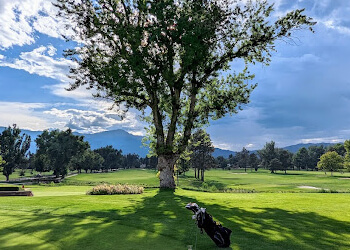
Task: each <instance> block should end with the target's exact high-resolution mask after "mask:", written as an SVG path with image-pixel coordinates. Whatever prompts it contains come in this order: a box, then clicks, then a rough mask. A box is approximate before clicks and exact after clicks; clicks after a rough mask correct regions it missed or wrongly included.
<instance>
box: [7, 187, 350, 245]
mask: <svg viewBox="0 0 350 250" xmlns="http://www.w3.org/2000/svg"><path fill="white" fill-rule="evenodd" d="M55 188H57V189H54V188H53V187H52V188H50V187H49V188H43V187H38V188H37V189H36V194H35V195H36V196H34V197H32V198H27V197H24V198H22V197H21V198H20V197H4V198H1V202H0V221H1V224H0V248H1V249H16V250H17V249H186V246H187V245H193V246H195V245H196V248H197V249H216V247H215V245H214V243H213V242H212V241H211V240H210V239H209V238H208V237H207V236H206V235H205V234H204V235H201V234H200V233H199V230H198V229H197V228H196V226H195V224H194V221H193V220H191V216H192V214H191V212H190V211H188V210H186V209H185V208H184V206H185V205H186V204H187V203H188V202H197V203H198V204H199V205H200V206H202V207H206V208H207V211H208V212H209V213H211V214H212V215H213V216H214V219H215V220H217V221H219V222H221V223H222V224H223V225H224V226H226V227H229V228H231V229H232V231H233V233H232V237H231V241H232V246H231V249H283V248H284V249H334V248H336V249H350V232H349V228H350V215H349V214H348V213H347V210H348V200H349V198H350V195H349V194H315V193H314V194H292V193H291V194H282V193H254V194H232V193H231V194H225V193H220V194H212V193H203V192H194V191H188V190H182V189H177V190H176V191H175V192H172V191H159V190H157V189H148V190H147V191H146V192H145V193H144V194H142V195H118V196H87V195H81V194H80V192H81V190H80V189H82V188H83V187H81V186H80V187H74V189H75V188H77V190H76V192H77V193H76V195H74V196H72V195H70V196H67V195H66V193H65V192H66V189H65V188H66V187H55ZM60 189H62V196H59V195H58V194H59V191H60ZM53 190H54V191H53ZM51 192H54V194H53V196H51ZM196 236H197V242H196Z"/></svg>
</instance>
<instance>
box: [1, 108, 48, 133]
mask: <svg viewBox="0 0 350 250" xmlns="http://www.w3.org/2000/svg"><path fill="white" fill-rule="evenodd" d="M46 106H47V105H46V104H44V103H20V102H0V114H1V116H0V125H1V126H9V125H12V124H17V125H18V126H19V127H20V128H22V129H30V130H43V129H46V128H49V127H50V124H49V122H48V120H47V119H45V117H43V116H42V114H41V112H40V111H38V109H42V108H45V107H46Z"/></svg>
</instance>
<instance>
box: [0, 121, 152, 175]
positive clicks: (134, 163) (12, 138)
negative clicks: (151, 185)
mask: <svg viewBox="0 0 350 250" xmlns="http://www.w3.org/2000/svg"><path fill="white" fill-rule="evenodd" d="M30 143H31V138H30V136H28V135H26V134H21V130H20V129H19V128H18V127H17V125H13V126H12V127H11V126H9V127H8V128H6V129H5V130H4V131H3V132H2V133H1V134H0V170H1V171H2V173H3V175H5V176H6V181H9V176H10V175H11V174H12V173H13V172H14V171H15V169H18V170H19V171H21V173H23V175H24V170H25V169H31V170H35V171H37V172H39V173H43V172H49V171H52V172H53V174H54V175H55V176H56V177H64V176H66V175H67V174H68V171H77V172H79V173H81V172H82V171H85V172H86V173H87V172H97V171H100V172H108V171H111V170H115V169H120V168H125V169H127V168H141V167H142V168H153V169H155V168H156V166H157V162H158V160H157V157H149V158H148V157H144V158H143V157H140V156H139V155H137V154H130V153H129V154H126V155H124V154H123V152H122V150H118V149H115V148H113V146H106V147H102V148H99V149H95V150H92V149H91V147H90V144H89V143H88V142H87V141H84V137H83V136H78V135H74V134H73V133H72V130H71V129H67V130H65V131H60V130H51V131H49V130H45V131H43V132H42V134H40V135H39V136H38V137H37V138H36V139H35V143H36V145H37V151H36V153H30V152H29V148H30Z"/></svg>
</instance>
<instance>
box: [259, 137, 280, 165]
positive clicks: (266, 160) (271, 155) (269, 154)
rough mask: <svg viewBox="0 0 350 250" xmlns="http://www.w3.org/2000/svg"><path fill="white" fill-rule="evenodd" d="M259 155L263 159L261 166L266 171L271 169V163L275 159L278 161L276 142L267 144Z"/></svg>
mask: <svg viewBox="0 0 350 250" xmlns="http://www.w3.org/2000/svg"><path fill="white" fill-rule="evenodd" d="M258 155H259V157H260V159H261V165H262V166H263V167H264V168H266V169H270V166H271V164H270V163H271V161H272V160H273V159H278V154H277V149H276V147H275V142H274V141H271V142H266V144H265V146H264V148H263V149H260V150H258Z"/></svg>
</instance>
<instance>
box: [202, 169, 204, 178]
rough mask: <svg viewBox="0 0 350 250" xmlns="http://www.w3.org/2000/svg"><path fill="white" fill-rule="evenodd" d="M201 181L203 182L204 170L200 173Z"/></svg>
mask: <svg viewBox="0 0 350 250" xmlns="http://www.w3.org/2000/svg"><path fill="white" fill-rule="evenodd" d="M201 180H202V181H204V169H202V171H201Z"/></svg>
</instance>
